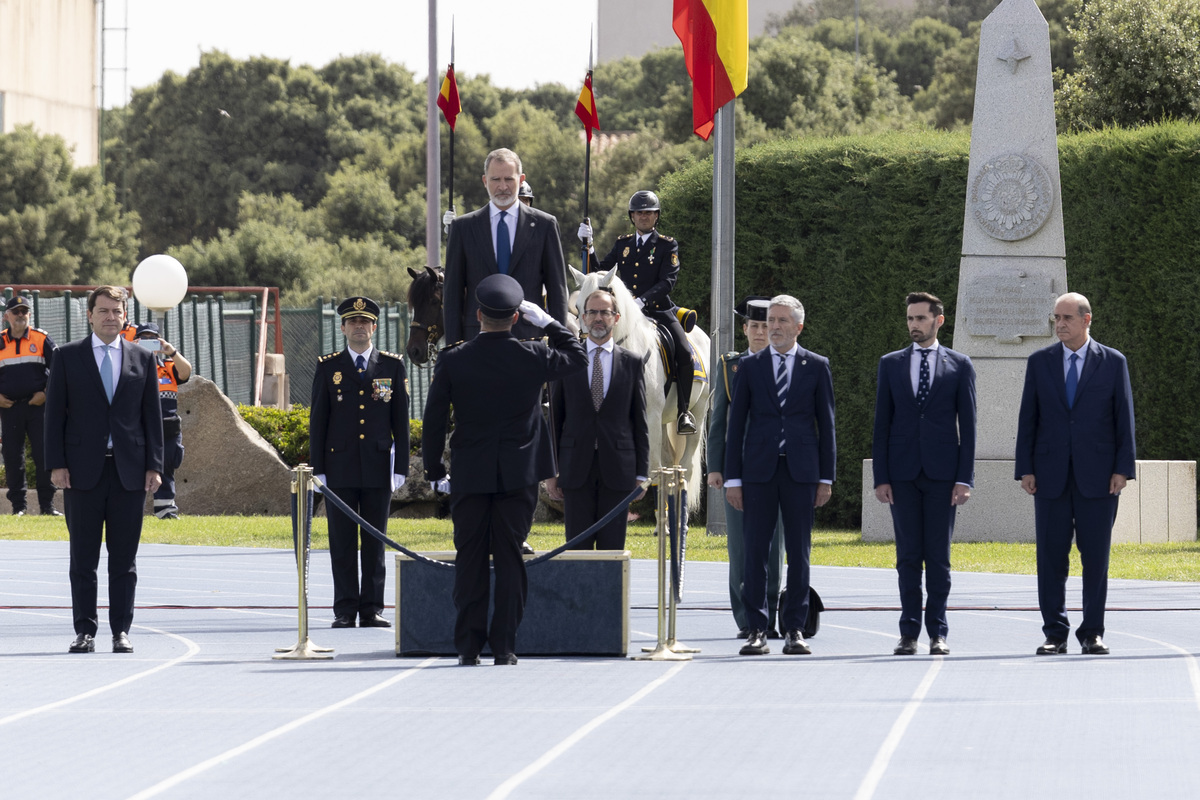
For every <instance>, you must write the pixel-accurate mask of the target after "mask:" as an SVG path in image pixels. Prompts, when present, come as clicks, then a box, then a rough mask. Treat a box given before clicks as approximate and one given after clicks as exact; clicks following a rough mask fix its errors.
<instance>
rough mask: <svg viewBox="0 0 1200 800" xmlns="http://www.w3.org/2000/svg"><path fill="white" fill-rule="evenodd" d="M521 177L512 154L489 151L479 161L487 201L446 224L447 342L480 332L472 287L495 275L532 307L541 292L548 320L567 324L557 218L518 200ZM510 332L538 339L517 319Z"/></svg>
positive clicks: (518, 163) (538, 302)
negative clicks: (517, 290)
mask: <svg viewBox="0 0 1200 800" xmlns="http://www.w3.org/2000/svg"><path fill="white" fill-rule="evenodd" d="M524 179H525V175H524V173H523V172H522V171H521V159H520V158H519V157H518V156H517V154H516V153H514V152H513V151H511V150H507V149H500V150H493V151H492V152H490V153H488V155H487V158H486V159H485V160H484V162H483V185H484V186H486V187H487V191H488V197H489V198H491V202H489V203H488V204H487V205H486V206H484V207H483V208H480V209H476V210H475V211H472V212H470V213H469V214H463V215H462V216H461V217H458V218H456V219H454V220H453V221H452V222H451V223H450V236H449V239H448V240H447V242H446V279H445V280H446V282H445V286H444V290H443V291H444V300H443V303H444V305H443V307H442V312H443V317H444V320H445V326H446V343H447V344H454V343H455V342H461V341H464V340H467V341H469V340H471V339H473V338H475V335H476V334H478V333H479V323H478V322H477V321H476V315H475V312H476V311H477V310H478V309H479V304H478V302H477V301H476V293H475V289H476V287H477V286H478V285H479V282H480V281H481V280H483V279H484V278H486V277H487V276H488V275H495V274H497V273H499V274H501V275H509V276H511V277H512V278H514V279H515V280H516V281H517V283H518V284H519V285H520V286H521V290H522V293H523V295H524V297H525V299H526V300H528V301H530V302H531V303H534V304H535V305H539V306H540V305H542V291H543V289H544V290H545V293H546V301H545V302H546V305H545V308H546V309H547V310H548V311H549V312H550V316H551V317H552V318H553V319H555V320H556V321H558V322H559V323H562V324H566V320H567V268H566V264H565V262H564V261H563V254H562V242H561V241H560V240H559V236H558V220H556V219H555V218H554V217H553V216H551V215H550V214H547V213H546V212H544V211H539V210H538V209H536V208H533V207H531V206H527V205H525V204H524V203H519V202H517V193H518V191H519V190H520V186H521V181H523V180H524ZM501 234H503V235H501ZM512 331H513V335H514V336H516V337H517V338H518V339H532V338H537V337H539V336H541V335H542V331H541V330H540V329H539V328H537V327H535V326H534V325H532V324H531V323H530V322H529V321H528V320H520V321H518V322H517V324H515V325H514V326H513V329H512Z"/></svg>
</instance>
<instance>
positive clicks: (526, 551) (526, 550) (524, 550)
mask: <svg viewBox="0 0 1200 800" xmlns="http://www.w3.org/2000/svg"><path fill="white" fill-rule="evenodd" d="M536 552H537V551H536V550H534V549H533V545H531V544H530V543H529V542H521V555H523V556H531V555H533V554H534V553H536Z"/></svg>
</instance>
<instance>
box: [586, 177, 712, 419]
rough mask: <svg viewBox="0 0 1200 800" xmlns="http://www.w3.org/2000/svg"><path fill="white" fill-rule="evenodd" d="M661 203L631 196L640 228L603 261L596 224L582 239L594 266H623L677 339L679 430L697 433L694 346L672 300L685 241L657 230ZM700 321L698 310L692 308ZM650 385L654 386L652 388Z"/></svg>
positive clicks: (639, 295)
mask: <svg viewBox="0 0 1200 800" xmlns="http://www.w3.org/2000/svg"><path fill="white" fill-rule="evenodd" d="M659 213H660V206H659V203H658V195H656V194H655V193H654V192H651V191H647V190H645V189H643V190H642V191H639V192H634V194H633V197H631V198H629V219H630V220H631V221H632V222H633V226H634V227H635V228H636V229H637V230H636V232H634V233H628V234H625V235H624V236H618V237H617V242H616V244H614V245H613V248H612V250H609V251H608V255H606V256H605V257H604V258H603V259H601V260H600V261H599V262H597V261H596V255H595V252H594V251H593V250H592V248H591V241H592V226H591V225H589V224H588V223H586V222H584V223H582V224H581V225H580V226H579V238H580V239H582V240H583V241H585V242H587V243H588V262H589V266H588V271H589V272H594V271H596V270H607V269H611V268H612V267H613V266H614V265H616V267H617V275H618V276H619V277H620V278H621V282H622V283H624V284H625V286H626V288H628V289H629V291H630V293H631V294H632V295H633V296H634V297H635V298H636V299H637V301H638V306H639V307H640V308H641V309H642V313H644V314H645V315H646V316H648V317H650V318H651V319H652V320H654V321H655V322H657V323H658V324H659V325H661V326H663V327H664V328H666V329H667V332H668V333H670V334H671V339H672V340H674V342H675V376H676V380H675V385H676V393H677V399H678V401H679V427H678V429H679V432H680V433H682V434H692V433H695V432H696V418H695V417H694V416H692V412H691V411H689V410H688V407H689V406H690V405H691V404H692V380H693V375H694V374H695V373H694V369H695V368H694V367H693V365H692V351H691V349H690V348H689V346H688V341H687V335H686V334H685V333H684V330H683V323H682V322H681V321H680V317H681V316H686V315H687V314H688V313H689V312H682V314H681V313H680V312H679V310H678V309H677V308H676V306H675V304H674V303H673V302H672V301H671V296H670V295H671V290H672V289H674V288H675V281H676V280H677V279H678V277H679V243H678V242H677V241H675V240H674V239H672V238H671V237H670V236H664V235H662V234H661V233H659V232H658V231H657V230H655V226H656V225H658V217H659ZM691 315H692V316H691V321H690V323H689V324H694V312H691ZM646 388H647V390H649V389H650V387H646Z"/></svg>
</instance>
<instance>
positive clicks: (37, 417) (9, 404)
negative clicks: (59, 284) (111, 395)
mask: <svg viewBox="0 0 1200 800" xmlns="http://www.w3.org/2000/svg"><path fill="white" fill-rule="evenodd" d="M29 309H30V305H29V298H27V297H21V296H20V295H13V297H12V298H11V299H10V300H9V301H8V304H7V305H6V306H5V309H4V321H5V322H7V323H8V329H7V330H5V331H4V332H3V333H2V334H0V436H2V437H3V439H4V442H3V445H2V446H0V451H2V452H3V454H4V474H5V477H6V478H7V479H8V500H9V502H10V503H12V513H13V514H16V515H17V516H22V515H24V513H25V437H26V436H28V437H29V446H30V448H31V449H32V450H33V465H34V467H35V468H36V470H37V493H38V505H39V506H41V509H42V513H43V514H49V515H51V516H55V517H61V516H62V513H61V512H59V511H57V510H55V508H54V484H52V483H51V482H50V473H49V471H47V470H46V461H45V456H44V454H43V451H42V442H43V438H42V437H43V434H44V420H45V414H46V377H47V376H48V375H49V374H50V361H51V359H53V358H54V351H55V349H56V348H55V345H54V340H53V339H51V338H50V336H49V334H47V333H46V332H45V331H44V330H42V329H41V328H33V327H30V325H29Z"/></svg>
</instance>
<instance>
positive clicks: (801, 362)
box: [800, 358, 808, 367]
mask: <svg viewBox="0 0 1200 800" xmlns="http://www.w3.org/2000/svg"><path fill="white" fill-rule="evenodd" d="M807 363H808V359H807V358H802V359H800V366H802V367H803V366H804V365H805V364H807Z"/></svg>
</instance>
